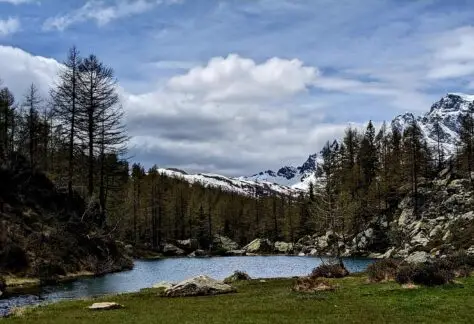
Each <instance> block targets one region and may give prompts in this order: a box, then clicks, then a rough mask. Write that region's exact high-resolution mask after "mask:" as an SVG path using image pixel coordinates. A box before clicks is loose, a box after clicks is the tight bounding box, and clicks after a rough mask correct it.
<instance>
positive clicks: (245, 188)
mask: <svg viewBox="0 0 474 324" xmlns="http://www.w3.org/2000/svg"><path fill="white" fill-rule="evenodd" d="M158 172H159V173H160V174H164V175H166V176H169V177H173V178H180V179H183V180H185V181H187V182H189V183H199V184H201V185H203V186H205V187H213V188H221V189H222V190H225V191H229V192H235V193H238V194H241V195H248V196H256V195H259V196H262V195H263V196H265V195H269V194H275V193H276V194H284V195H295V194H297V193H299V192H300V191H299V190H296V189H294V188H291V187H289V186H285V185H280V184H276V183H272V182H270V181H264V180H259V181H253V180H245V179H238V178H230V177H226V176H223V175H219V174H212V173H198V174H188V173H186V172H185V171H182V170H178V169H173V168H169V169H158Z"/></svg>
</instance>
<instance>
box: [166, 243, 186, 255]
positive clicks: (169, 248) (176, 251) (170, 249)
mask: <svg viewBox="0 0 474 324" xmlns="http://www.w3.org/2000/svg"><path fill="white" fill-rule="evenodd" d="M163 254H164V255H166V256H183V255H184V254H185V252H184V250H182V249H180V248H179V247H177V246H176V245H173V244H169V243H168V244H165V246H164V247H163Z"/></svg>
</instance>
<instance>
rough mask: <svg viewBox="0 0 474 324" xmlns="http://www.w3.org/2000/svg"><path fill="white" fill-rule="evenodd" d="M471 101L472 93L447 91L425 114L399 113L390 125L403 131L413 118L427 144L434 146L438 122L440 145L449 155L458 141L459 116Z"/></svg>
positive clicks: (436, 138) (473, 97) (472, 99)
mask: <svg viewBox="0 0 474 324" xmlns="http://www.w3.org/2000/svg"><path fill="white" fill-rule="evenodd" d="M473 102H474V96H473V95H466V94H461V93H448V94H447V95H446V96H444V97H443V98H441V100H439V101H437V102H436V103H434V104H433V105H432V106H431V109H430V111H429V112H427V113H426V114H424V115H421V116H414V115H413V114H412V113H406V114H403V115H399V116H397V117H395V119H394V120H393V121H392V125H393V126H395V127H397V128H398V129H399V130H400V131H402V132H403V130H404V129H405V128H406V127H408V125H409V124H410V123H412V122H413V120H414V121H415V122H416V123H417V124H418V126H419V127H420V129H421V131H422V132H423V135H424V136H425V139H426V141H427V142H428V144H429V145H430V146H432V147H435V146H436V145H437V141H438V134H437V132H436V130H435V125H436V123H438V124H439V126H440V127H439V128H440V132H439V135H440V143H441V147H442V149H443V151H444V154H445V157H449V156H451V155H453V154H454V153H455V150H456V145H457V143H458V141H459V131H460V125H461V117H462V116H463V114H465V113H467V112H468V111H469V109H470V106H471V105H472V103H473Z"/></svg>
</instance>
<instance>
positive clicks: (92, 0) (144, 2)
mask: <svg viewBox="0 0 474 324" xmlns="http://www.w3.org/2000/svg"><path fill="white" fill-rule="evenodd" d="M178 2H179V1H177V0H116V1H115V3H114V4H113V5H108V4H106V3H105V2H104V1H101V0H89V1H87V2H86V3H85V4H84V5H83V6H82V7H81V8H79V9H77V10H74V11H72V12H70V13H68V14H66V15H63V16H57V17H52V18H48V19H47V20H46V21H45V22H44V24H43V29H44V30H54V29H56V30H60V31H63V30H65V29H67V28H68V27H69V26H71V25H73V24H77V23H81V22H85V21H88V20H93V21H95V22H96V23H97V24H98V25H99V26H103V25H106V24H108V23H110V22H111V21H113V20H116V19H120V18H125V17H128V16H133V15H137V14H141V13H143V12H146V11H148V10H150V9H152V8H153V7H155V6H157V5H160V4H163V3H169V4H173V3H178Z"/></svg>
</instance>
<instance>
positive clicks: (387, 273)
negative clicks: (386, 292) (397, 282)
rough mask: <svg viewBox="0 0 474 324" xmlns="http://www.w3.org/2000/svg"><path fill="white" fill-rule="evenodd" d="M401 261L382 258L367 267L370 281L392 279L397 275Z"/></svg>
mask: <svg viewBox="0 0 474 324" xmlns="http://www.w3.org/2000/svg"><path fill="white" fill-rule="evenodd" d="M400 264H401V261H398V260H394V259H382V260H377V261H376V262H374V263H372V264H370V265H369V266H368V267H367V275H368V277H369V280H370V281H371V282H380V281H389V280H394V279H395V278H396V276H397V271H398V268H399V267H400Z"/></svg>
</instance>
